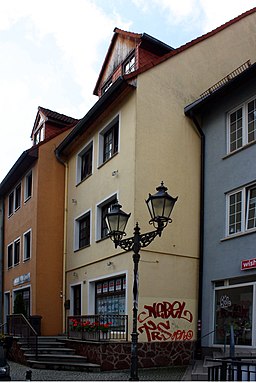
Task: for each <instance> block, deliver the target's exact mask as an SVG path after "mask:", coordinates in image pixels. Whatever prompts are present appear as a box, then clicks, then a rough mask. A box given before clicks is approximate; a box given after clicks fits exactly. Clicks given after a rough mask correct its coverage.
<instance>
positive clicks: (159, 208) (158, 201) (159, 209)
mask: <svg viewBox="0 0 256 383" xmlns="http://www.w3.org/2000/svg"><path fill="white" fill-rule="evenodd" d="M152 205H153V209H154V216H155V217H162V216H163V210H164V198H154V199H153V200H152Z"/></svg>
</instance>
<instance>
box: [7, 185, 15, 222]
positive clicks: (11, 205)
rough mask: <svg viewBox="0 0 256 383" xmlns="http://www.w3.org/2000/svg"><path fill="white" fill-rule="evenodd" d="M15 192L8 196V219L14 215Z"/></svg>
mask: <svg viewBox="0 0 256 383" xmlns="http://www.w3.org/2000/svg"><path fill="white" fill-rule="evenodd" d="M11 196H12V201H11ZM14 199H15V195H14V190H12V191H11V193H9V195H8V218H9V217H11V216H12V215H13V213H14Z"/></svg>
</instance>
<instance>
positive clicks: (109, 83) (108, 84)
mask: <svg viewBox="0 0 256 383" xmlns="http://www.w3.org/2000/svg"><path fill="white" fill-rule="evenodd" d="M111 85H112V79H110V80H108V81H107V82H106V83H105V85H104V86H103V87H102V94H103V93H106V91H107V90H108V89H109V88H110V87H111Z"/></svg>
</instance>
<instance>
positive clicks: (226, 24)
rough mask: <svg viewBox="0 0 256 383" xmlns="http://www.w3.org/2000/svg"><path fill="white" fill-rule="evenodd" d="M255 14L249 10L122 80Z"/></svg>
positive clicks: (252, 10)
mask: <svg viewBox="0 0 256 383" xmlns="http://www.w3.org/2000/svg"><path fill="white" fill-rule="evenodd" d="M255 12H256V7H254V8H252V9H250V10H249V11H246V12H244V13H242V14H241V15H239V16H237V17H235V18H234V19H232V20H230V21H228V22H226V23H224V24H222V25H221V26H219V27H217V28H215V29H213V30H212V31H210V32H208V33H206V34H204V35H202V36H200V37H198V38H196V39H193V40H191V41H190V42H188V43H186V44H184V45H181V46H180V47H179V48H176V49H174V50H172V51H171V52H169V53H167V54H166V55H164V56H163V57H159V58H158V59H155V60H152V61H151V62H149V63H148V64H146V65H144V66H143V67H141V68H139V69H138V70H136V71H134V72H132V73H129V74H127V75H125V76H124V78H126V79H131V78H133V77H136V76H137V75H138V74H140V73H143V72H146V71H147V70H149V69H150V68H152V67H155V66H157V65H159V64H161V63H162V62H164V61H166V60H168V59H170V58H172V57H173V56H176V55H177V54H179V53H182V52H184V51H185V50H187V49H189V48H191V47H193V46H194V45H196V44H198V43H200V42H202V41H204V40H206V39H208V38H210V37H212V36H214V35H216V34H217V33H219V32H221V31H222V30H224V29H226V28H228V27H230V26H231V25H233V24H235V23H237V22H239V21H240V20H242V19H243V18H245V17H247V16H250V15H252V14H253V13H255Z"/></svg>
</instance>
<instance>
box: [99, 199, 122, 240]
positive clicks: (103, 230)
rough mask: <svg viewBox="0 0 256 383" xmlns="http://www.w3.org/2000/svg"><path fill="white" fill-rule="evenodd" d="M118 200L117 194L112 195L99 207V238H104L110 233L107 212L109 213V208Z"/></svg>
mask: <svg viewBox="0 0 256 383" xmlns="http://www.w3.org/2000/svg"><path fill="white" fill-rule="evenodd" d="M116 202H117V197H116V195H114V196H112V197H110V198H109V199H107V200H106V201H104V202H103V203H101V204H100V205H98V207H97V222H98V226H97V228H98V233H97V237H98V239H104V238H106V237H107V235H108V227H107V224H106V221H105V217H106V214H107V213H108V209H109V208H110V206H111V205H113V204H114V203H116Z"/></svg>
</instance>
